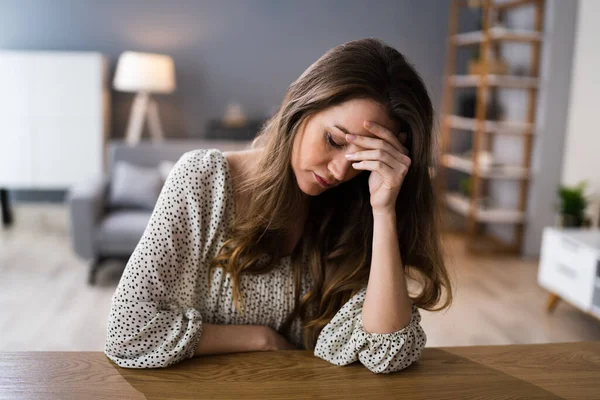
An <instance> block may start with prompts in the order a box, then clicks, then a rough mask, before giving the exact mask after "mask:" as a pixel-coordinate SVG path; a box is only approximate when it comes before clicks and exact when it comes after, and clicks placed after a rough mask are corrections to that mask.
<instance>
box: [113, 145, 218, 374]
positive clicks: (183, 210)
mask: <svg viewBox="0 0 600 400" xmlns="http://www.w3.org/2000/svg"><path fill="white" fill-rule="evenodd" d="M216 157H218V155H217V154H216V153H215V151H214V150H213V151H211V150H195V151H192V152H188V153H186V154H184V155H183V156H182V157H181V158H180V159H179V161H178V162H177V163H176V164H175V166H174V167H173V169H172V171H171V172H170V174H169V176H168V178H167V180H166V182H165V184H164V186H163V188H162V190H161V193H160V195H159V198H158V200H157V203H156V205H155V207H154V210H153V211H152V214H151V217H150V220H149V222H148V225H147V227H146V229H145V231H144V234H143V236H142V238H141V239H140V241H139V243H138V245H137V246H136V248H135V250H134V252H133V254H132V255H131V257H130V258H129V261H128V262H127V265H126V267H125V270H124V272H123V275H122V276H121V279H120V281H119V284H118V286H117V289H116V291H115V293H114V295H113V297H112V304H111V308H110V313H109V317H108V330H107V339H106V344H105V348H104V353H105V354H106V356H107V357H108V358H109V359H111V360H112V361H113V362H115V363H116V364H117V365H119V366H121V367H127V368H158V367H167V366H169V365H172V364H174V363H177V362H180V361H182V360H184V359H187V358H190V357H192V356H193V355H194V352H195V348H196V346H197V344H198V342H199V340H200V336H201V335H202V304H201V301H200V297H199V296H198V291H197V284H198V282H200V279H201V278H204V277H203V276H202V272H201V271H202V270H203V269H202V268H199V263H200V262H202V260H204V259H206V257H205V256H206V254H207V252H209V248H210V247H211V243H213V242H214V235H215V232H216V227H215V223H214V218H218V217H219V216H220V215H223V208H224V207H225V204H226V202H225V201H223V196H224V194H223V192H224V190H223V189H222V188H221V187H224V186H223V185H224V181H225V178H224V174H225V171H223V169H222V163H219V162H217V161H218V159H217V158H216Z"/></svg>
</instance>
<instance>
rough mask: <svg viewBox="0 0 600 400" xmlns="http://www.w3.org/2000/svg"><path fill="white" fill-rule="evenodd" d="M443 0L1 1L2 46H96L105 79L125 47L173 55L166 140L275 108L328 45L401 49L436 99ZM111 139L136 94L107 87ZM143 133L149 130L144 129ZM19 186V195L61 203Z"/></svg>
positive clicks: (164, 107) (165, 103)
mask: <svg viewBox="0 0 600 400" xmlns="http://www.w3.org/2000/svg"><path fill="white" fill-rule="evenodd" d="M448 8H449V2H448V1H437V0H419V1H416V0H377V1H367V0H362V1H350V0H325V1H323V0H302V1H280V0H205V1H201V0H197V1H193V0H188V1H186V0H170V1H164V0H120V1H116V0H103V1H92V0H77V1H75V0H51V1H49V0H0V27H2V34H1V35H0V48H2V49H10V50H63V51H69V50H75V51H100V52H102V53H104V54H106V55H107V56H108V57H109V59H110V61H111V79H112V76H113V75H112V74H113V73H114V67H115V64H116V61H117V58H118V56H119V54H120V53H121V52H123V51H125V50H134V51H145V52H157V53H166V54H169V55H171V56H172V57H173V59H174V61H175V68H176V79H177V91H176V92H175V93H174V94H172V95H162V96H157V97H156V99H157V101H158V103H159V107H160V115H161V119H162V123H163V127H164V130H165V135H166V136H167V137H188V136H191V137H201V136H203V135H204V126H205V124H206V122H207V120H208V119H210V118H219V117H221V116H222V115H223V113H224V111H225V108H226V105H227V103H229V102H234V101H235V102H239V103H241V104H242V106H243V108H244V110H245V112H246V114H247V115H248V116H249V117H262V116H264V115H268V114H270V113H271V112H272V110H273V109H274V107H276V106H277V105H278V104H279V103H280V102H281V100H282V99H283V95H284V93H285V90H286V88H287V86H288V85H289V84H290V83H291V82H292V81H293V80H295V79H296V78H297V77H298V76H299V75H300V74H301V73H302V72H303V71H304V70H305V69H306V68H307V67H308V66H309V65H310V64H311V63H312V62H313V61H315V60H316V59H317V58H319V57H320V56H321V55H322V54H323V53H324V52H325V51H327V50H328V49H330V48H332V47H335V46H337V45H339V44H342V43H344V42H346V41H349V40H354V39H360V38H363V37H378V38H381V39H383V40H385V41H386V42H387V43H388V44H390V45H392V46H394V47H395V48H396V49H398V50H399V51H400V52H402V53H404V54H405V55H406V56H407V57H408V58H409V59H410V60H411V61H412V62H413V63H414V64H415V66H416V67H417V69H418V71H420V73H421V75H422V76H423V78H424V80H425V81H426V83H427V84H428V86H429V89H430V92H431V96H432V100H433V103H434V105H435V106H436V107H438V105H439V104H440V102H441V93H442V75H443V68H444V56H445V50H446V48H445V44H446V42H445V40H446V34H447V26H448ZM112 100H113V104H112V129H111V136H112V137H115V138H120V137H123V135H124V132H125V129H126V125H127V118H128V116H129V110H130V107H131V102H132V100H133V95H132V94H128V93H119V92H115V91H113V93H112ZM144 135H147V132H145V133H144ZM63 194H64V193H62V192H45V191H44V192H33V191H21V192H18V193H13V194H12V196H11V197H12V199H13V200H16V201H25V200H31V201H39V200H48V201H52V200H53V201H61V200H62V198H63Z"/></svg>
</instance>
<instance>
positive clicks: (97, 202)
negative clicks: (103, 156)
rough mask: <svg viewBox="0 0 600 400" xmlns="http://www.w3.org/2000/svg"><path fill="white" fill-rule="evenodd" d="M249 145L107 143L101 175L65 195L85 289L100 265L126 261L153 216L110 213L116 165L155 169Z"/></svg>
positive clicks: (119, 210) (146, 211)
mask: <svg viewBox="0 0 600 400" xmlns="http://www.w3.org/2000/svg"><path fill="white" fill-rule="evenodd" d="M249 145H250V142H249V141H233V140H232V141H223V140H221V141H219V140H197V139H196V140H191V139H190V140H170V141H164V142H162V143H151V142H142V143H140V144H139V145H137V146H134V147H130V146H128V145H127V144H125V143H124V142H122V141H112V142H110V143H108V146H107V160H106V173H105V175H104V176H102V177H100V178H98V179H95V180H91V181H89V182H86V183H85V184H82V185H78V186H76V187H73V188H72V189H71V190H70V191H69V193H68V195H67V202H68V207H69V214H70V225H71V240H72V245H73V249H74V251H75V253H77V254H78V255H79V256H80V257H81V258H83V259H85V260H88V261H89V262H90V271H89V276H88V283H89V284H90V285H93V284H95V281H96V273H97V271H98V269H99V268H100V267H101V266H102V263H103V262H104V261H105V260H107V259H110V258H118V259H125V260H126V259H128V258H129V256H130V255H131V254H132V252H133V250H134V249H135V247H136V246H137V244H138V242H139V240H140V239H141V237H142V234H143V233H144V230H145V228H146V225H147V224H148V221H149V219H150V215H151V214H152V210H151V209H149V208H147V207H146V208H136V207H130V208H123V207H118V208H114V207H111V206H110V205H109V204H108V201H107V200H108V195H109V189H110V185H111V177H112V176H113V174H114V169H115V165H116V164H117V163H118V162H119V161H123V162H126V163H128V164H131V165H137V166H139V167H145V168H158V166H159V165H160V164H161V163H162V162H163V161H170V162H172V163H174V162H176V161H177V160H178V159H179V158H180V157H181V156H182V155H183V154H184V153H186V152H187V151H191V150H195V149H211V148H216V149H219V150H221V151H234V150H243V149H246V148H248V147H249Z"/></svg>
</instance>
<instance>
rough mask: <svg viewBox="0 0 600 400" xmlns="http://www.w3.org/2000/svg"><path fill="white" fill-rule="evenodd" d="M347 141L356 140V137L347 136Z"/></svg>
mask: <svg viewBox="0 0 600 400" xmlns="http://www.w3.org/2000/svg"><path fill="white" fill-rule="evenodd" d="M346 138H347V139H350V140H354V139H356V135H346Z"/></svg>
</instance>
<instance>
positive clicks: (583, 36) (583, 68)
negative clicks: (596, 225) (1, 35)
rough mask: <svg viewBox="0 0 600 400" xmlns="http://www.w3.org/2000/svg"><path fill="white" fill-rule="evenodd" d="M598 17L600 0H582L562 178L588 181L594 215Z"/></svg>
mask: <svg viewBox="0 0 600 400" xmlns="http://www.w3.org/2000/svg"><path fill="white" fill-rule="evenodd" d="M599 20H600V1H598V0H580V2H579V13H578V16H577V25H576V32H575V48H574V57H573V69H572V77H571V93H570V94H571V96H570V97H571V101H570V104H569V115H568V120H567V130H566V137H565V150H564V156H563V169H562V179H561V181H562V182H563V183H564V184H568V185H575V184H577V183H578V182H580V181H582V180H587V181H588V188H589V194H590V196H591V198H592V202H591V204H590V208H589V209H588V212H589V213H590V214H591V215H592V216H593V217H594V218H598V207H599V205H600V119H599V117H600V23H599ZM596 221H597V219H596Z"/></svg>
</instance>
